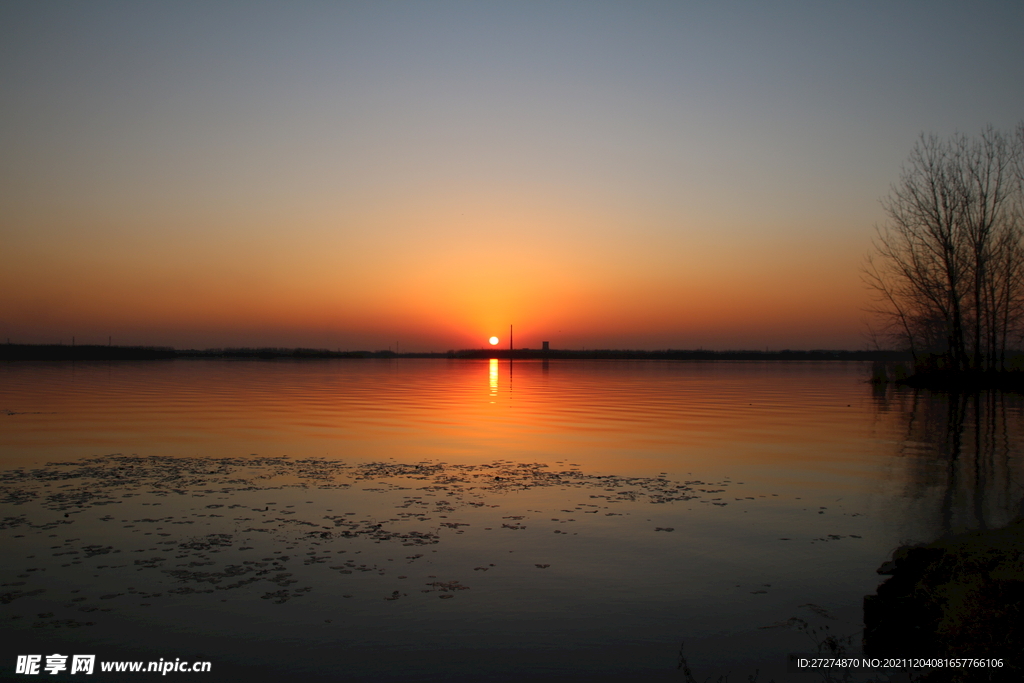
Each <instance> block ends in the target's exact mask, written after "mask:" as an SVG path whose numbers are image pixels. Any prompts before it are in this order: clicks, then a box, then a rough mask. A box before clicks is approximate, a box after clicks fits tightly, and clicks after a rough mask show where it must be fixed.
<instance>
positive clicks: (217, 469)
mask: <svg viewBox="0 0 1024 683" xmlns="http://www.w3.org/2000/svg"><path fill="white" fill-rule="evenodd" d="M563 467H564V466H563ZM737 483H738V482H737ZM731 485H732V482H730V481H728V480H726V481H721V482H705V481H700V480H688V481H673V480H670V479H668V478H667V477H666V476H665V475H664V474H661V475H658V476H655V477H629V476H616V475H606V474H601V475H597V474H587V473H584V472H583V471H581V470H580V469H579V468H578V466H575V465H573V466H568V467H564V468H562V469H556V468H553V467H550V466H548V465H546V464H543V463H525V462H513V461H510V460H496V461H493V462H490V463H484V464H476V465H472V464H447V463H438V462H418V463H399V462H371V463H347V462H343V461H335V460H326V459H312V458H309V459H297V458H289V457H285V456H282V457H260V456H256V455H253V456H249V457H235V458H202V457H166V456H152V457H140V456H135V455H131V456H125V455H120V454H116V455H108V456H101V457H93V458H88V459H84V460H80V461H75V462H58V463H49V464H48V465H46V466H45V467H40V468H35V469H17V470H11V471H6V472H2V473H0V504H3V505H4V506H6V508H7V514H6V516H3V517H2V518H0V519H2V521H0V532H2V533H3V534H4V536H5V538H6V541H5V545H6V547H7V548H9V549H10V550H9V552H8V553H7V556H6V558H5V560H4V562H3V564H4V567H3V568H4V569H5V570H6V571H7V572H9V573H14V574H15V578H17V579H19V580H17V581H8V582H6V583H4V584H3V586H4V587H5V590H4V592H3V593H2V594H0V605H5V606H7V605H10V606H11V609H17V607H18V605H22V604H23V605H25V606H26V607H27V608H28V609H33V608H34V609H36V610H38V609H39V608H40V607H42V608H44V609H49V608H53V607H54V606H55V605H58V604H59V603H60V602H61V601H64V605H63V607H62V608H60V609H62V610H64V611H65V612H67V613H65V614H60V615H59V617H60V618H54V619H49V618H48V619H42V618H38V620H37V621H35V622H34V623H32V624H31V625H32V626H33V627H36V628H65V627H71V628H77V627H79V626H92V625H95V624H96V623H97V621H96V619H97V618H99V617H101V616H102V614H101V613H103V612H110V611H111V610H124V609H128V608H135V607H149V606H151V605H154V604H158V603H163V604H167V601H180V600H184V599H201V598H202V596H216V598H217V599H218V600H220V601H221V602H225V601H226V599H224V596H226V595H228V592H229V591H233V592H238V591H243V592H244V593H245V595H247V596H249V597H250V598H257V597H258V598H260V599H262V600H264V601H266V602H267V603H271V604H274V605H282V604H285V603H287V602H290V601H292V600H295V599H298V598H304V597H306V596H308V595H310V594H311V593H313V592H314V591H315V590H316V591H319V590H330V591H331V592H332V594H333V593H334V592H337V591H335V589H334V585H335V584H336V583H337V582H339V581H341V582H344V583H345V585H344V587H343V588H341V589H340V590H344V589H345V588H349V586H351V589H350V590H348V591H347V592H345V593H344V595H342V596H341V597H344V598H352V597H366V598H371V599H377V600H380V599H381V598H383V599H384V600H386V601H397V600H399V599H404V598H408V597H409V594H408V593H405V592H403V591H402V590H401V589H400V588H398V586H399V585H400V586H404V587H406V589H407V590H408V589H409V588H410V587H412V586H415V585H416V584H417V580H418V579H419V578H420V577H418V576H412V574H413V571H412V568H411V567H410V566H409V565H419V564H424V565H425V566H424V567H423V570H424V571H434V572H437V573H438V574H441V573H448V572H451V573H455V572H454V571H453V570H452V569H451V568H450V567H443V565H444V563H443V562H440V561H439V559H438V558H439V556H437V555H430V554H429V553H435V552H437V551H436V549H433V547H434V546H437V545H438V544H440V543H441V542H442V541H443V540H445V539H446V538H447V539H452V540H454V539H455V538H458V537H461V536H463V535H464V534H470V535H471V536H472V535H473V534H475V536H472V538H482V537H486V538H492V537H496V535H500V534H504V535H505V536H504V537H502V538H506V537H507V539H508V540H509V541H510V542H516V541H519V540H520V539H527V538H529V539H532V540H531V541H529V543H536V544H539V543H540V541H539V540H538V539H539V537H538V536H537V535H536V533H535V532H544V533H546V534H547V538H551V535H550V532H551V527H552V526H555V527H558V528H555V529H554V533H555V534H558V535H559V536H558V537H559V538H562V539H564V538H571V537H574V536H578V535H579V534H580V533H584V534H586V531H585V529H593V528H594V525H595V524H598V525H601V526H602V527H604V526H607V525H614V524H620V522H618V521H617V520H626V519H627V517H624V516H623V513H617V512H612V511H608V508H609V507H611V506H615V505H618V504H623V506H624V507H620V509H625V510H627V512H625V514H626V515H628V514H629V513H628V510H634V511H635V509H636V506H637V505H651V506H663V505H668V504H672V503H686V502H690V501H695V502H709V503H712V504H714V505H724V503H720V502H719V501H720V500H721V499H720V498H718V497H714V498H712V496H717V495H718V494H721V493H723V492H725V491H726V487H729V486H731ZM538 489H547V490H548V491H550V492H551V493H556V494H557V496H555V498H556V499H557V500H558V501H559V502H558V504H557V507H559V508H560V511H561V512H566V513H571V515H572V516H568V517H556V518H550V517H547V515H550V514H551V513H552V512H555V510H549V511H548V512H547V513H546V514H545V513H544V512H543V511H542V510H533V509H525V510H524V509H523V508H520V509H519V510H508V509H507V508H508V507H509V505H510V501H511V504H517V503H516V500H518V499H517V496H518V495H519V494H524V493H528V492H530V491H535V490H538ZM314 491H319V493H317V494H316V495H312V493H313V492H314ZM268 498H273V499H274V500H267V499H268ZM306 498H313V500H305V499H306ZM573 499H575V500H576V501H578V502H575V503H573V502H569V501H572V500H573ZM527 500H530V502H526V500H523V502H522V503H518V504H520V505H523V506H524V507H525V506H526V505H533V506H536V505H537V503H536V502H535V499H527ZM737 500H740V499H737ZM744 500H745V501H746V500H753V498H752V497H750V498H747V499H744ZM502 506H505V507H504V508H503V507H502ZM346 508H348V509H346ZM598 512H602V513H603V515H598V516H596V517H586V518H584V517H580V520H581V521H580V522H577V517H579V516H580V515H584V514H593V515H597V513H598ZM118 513H120V514H118ZM510 513H511V514H510ZM531 513H532V516H531ZM556 514H557V513H556ZM647 514H648V515H650V513H647ZM526 520H529V521H530V524H525V523H524V521H526ZM648 521H650V520H648ZM635 522H636V523H639V520H635ZM624 523H626V522H625V521H623V522H621V524H624ZM485 525H486V526H485ZM587 525H590V526H587ZM646 529H647V530H648V532H649V533H650V530H651V529H652V527H651V526H648V527H646ZM528 530H529V531H528ZM674 530H675V527H661V526H655V527H653V531H654V532H672V531H674ZM513 531H514V532H516V533H515V534H513V533H511V532H513ZM530 534H534V535H533V536H530ZM652 535H653V534H652ZM657 535H658V536H659V537H661V536H664V537H665V540H664V541H662V542H669V540H668V539H669V538H670V537H671V536H670V535H667V534H661V533H658V534H657ZM62 536H66V538H61V537H62ZM825 538H828V539H829V540H833V539H837V538H840V537H839V536H835V535H830V536H828V537H824V538H822V539H819V540H825ZM47 542H49V543H50V545H49V547H46V545H45V544H46V543H47ZM567 542H568V541H558V543H567ZM19 544H20V545H19ZM367 544H370V545H367ZM516 547H520V546H516ZM538 547H542V546H540V545H539V546H538ZM392 548H393V549H402V550H404V549H406V548H408V549H410V550H405V553H402V552H401V551H400V552H399V553H397V554H394V553H392V551H391V550H390V549H392ZM22 549H24V550H22ZM411 549H417V550H420V551H421V552H415V553H412V554H408V553H410V551H411ZM364 551H365V552H366V553H367V554H362V553H364ZM24 552H31V553H32V554H30V555H25V554H23V553H24ZM501 552H505V551H504V550H502V551H501ZM509 552H513V551H512V550H509ZM381 553H383V555H384V556H381ZM37 554H38V556H39V557H48V559H47V560H45V561H43V560H34V561H32V562H26V561H27V560H33V558H36V556H37ZM387 555H391V556H387ZM549 557H550V555H548V554H539V556H537V557H536V560H545V559H548V558H549ZM480 559H485V558H479V559H477V560H476V561H475V562H470V563H467V564H466V566H465V568H464V569H457V571H460V572H461V571H465V574H463V575H462V576H461V577H460V576H458V574H456V575H455V576H452V575H451V573H449V575H447V576H440V577H439V576H434V575H427V576H426V577H425V578H426V579H431V580H430V581H426V580H424V582H423V583H422V584H420V585H422V586H424V588H422V589H419V591H415V590H414V591H412V593H413V595H416V593H417V592H421V593H425V594H431V593H433V594H438V597H440V598H442V599H451V598H452V597H453V596H454V595H456V594H457V593H461V592H463V591H467V590H469V589H470V586H468V585H465V584H463V583H461V581H462V580H464V579H465V578H466V577H467V576H470V575H471V573H472V576H474V577H478V579H475V580H480V581H484V582H485V583H486V580H489V578H490V577H492V576H495V575H498V576H500V575H502V571H503V570H507V569H508V568H509V566H510V565H508V564H507V563H495V562H487V561H486V559H485V561H484V563H483V564H481V563H480V561H479V560H480ZM300 560H301V561H300ZM524 561H525V562H526V564H523V565H522V566H523V567H529V566H530V565H531V564H532V565H533V566H534V567H536V568H537V569H548V568H549V567H551V566H552V565H551V564H550V563H549V562H537V561H535V560H534V559H532V558H531V559H527V558H524ZM22 562H26V564H36V565H42V566H34V567H29V568H27V569H23V567H24V564H22ZM499 564H502V567H501V568H499ZM321 565H322V566H321ZM396 565H398V566H396ZM516 566H519V565H516ZM439 568H440V569H439ZM64 569H66V570H67V572H63V573H62V570H64ZM491 569H498V571H497V572H490V575H489V576H488V575H487V572H489V570H491ZM47 570H50V571H49V574H47V573H46V572H47ZM395 570H398V571H395ZM550 571H551V572H555V570H554V569H551V570H550ZM58 574H60V576H61V580H60V581H56V582H55V581H54V579H55V578H56V576H57V575H58ZM545 574H549V572H545ZM555 575H557V572H556V574H554V575H553V576H555ZM420 576H423V575H420ZM504 576H506V577H507V576H509V574H507V573H506V574H504ZM360 577H366V578H365V579H361V578H360ZM371 577H377V578H375V579H371ZM485 577H486V579H485ZM398 581H401V584H398V583H397V582H398ZM332 582H333V583H332ZM68 583H70V584H71V585H72V587H76V588H78V590H74V591H71V592H73V593H78V592H80V591H81V589H91V592H92V593H95V595H81V596H76V597H74V598H70V597H68V598H65V597H64V595H63V593H64V592H66V586H67V585H68ZM128 584H131V585H128ZM58 585H63V586H64V587H65V588H63V589H57V588H55V586H58ZM136 585H138V586H140V587H139V588H136V587H135V586H136ZM100 586H103V587H102V588H101V587H100ZM111 589H113V590H111ZM185 596H190V597H188V598H186V597H185ZM410 599H411V598H410ZM255 604H258V602H257V603H255ZM99 605H104V606H103V607H100V606H99ZM107 605H109V606H107ZM76 612H81V613H90V619H91V620H90V621H87V622H78V621H76V620H74V619H71V618H70V616H71V614H72V613H76ZM92 613H98V614H92ZM23 616H26V615H23V614H15V615H11V616H10V617H8V619H10V618H20V617H23Z"/></svg>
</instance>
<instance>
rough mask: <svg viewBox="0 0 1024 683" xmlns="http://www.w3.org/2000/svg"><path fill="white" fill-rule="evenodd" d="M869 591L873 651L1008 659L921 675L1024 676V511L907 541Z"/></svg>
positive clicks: (867, 624)
mask: <svg viewBox="0 0 1024 683" xmlns="http://www.w3.org/2000/svg"><path fill="white" fill-rule="evenodd" d="M878 571H879V573H880V574H890V575H891V578H889V579H888V580H887V581H885V583H883V584H882V585H880V586H879V587H878V591H877V594H876V595H868V596H865V598H864V643H863V645H864V654H865V656H868V657H882V658H884V657H900V658H903V657H923V658H936V657H943V658H946V657H961V658H986V659H988V658H1002V660H1003V664H1004V665H1003V667H1002V668H1000V669H984V670H982V669H959V670H954V669H941V670H939V669H935V670H931V671H930V672H928V673H927V674H926V676H925V677H924V678H922V679H920V680H926V681H980V680H985V681H987V680H1024V657H1021V653H1022V652H1024V518H1019V519H1017V520H1015V521H1014V522H1013V523H1011V524H1009V525H1008V526H1006V527H1004V528H1002V529H996V530H990V531H972V532H967V533H963V534H958V535H956V536H951V537H948V538H944V539H940V540H938V541H935V542H933V543H928V544H924V545H919V546H912V547H903V548H900V549H898V550H896V551H895V552H894V553H893V559H892V562H886V563H885V564H884V565H882V567H881V568H879V570H878Z"/></svg>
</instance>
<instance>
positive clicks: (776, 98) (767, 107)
mask: <svg viewBox="0 0 1024 683" xmlns="http://www.w3.org/2000/svg"><path fill="white" fill-rule="evenodd" d="M1022 26H1024V4H1022V3H1009V2H971V3H966V2H962V3H951V2H927V3H926V2H892V1H891V0H888V1H885V2H857V3H839V2H785V1H780V2H772V3H758V2H728V1H723V2H715V3H705V2H692V3H691V2H680V1H676V2H650V1H648V2H645V1H637V0H630V1H629V2H625V1H623V2H601V1H600V0H586V1H580V2H571V1H560V0H545V1H535V2H534V1H530V0H520V1H517V2H502V1H500V0H496V1H494V2H469V1H467V2H447V1H437V2H432V1H417V2H412V1H409V2H399V1H388V0H384V1H379V2H376V1H375V2H340V1H339V2H302V1H291V2H258V1H247V2H227V1H221V2H218V1H216V0H213V1H203V2H188V1H182V2H159V1H153V2H137V1H135V0H131V1H128V2H105V1H103V0H95V1H92V2H88V3H76V2H53V1H50V0H26V1H20V0H18V1H15V0H0V342H2V341H5V340H6V339H5V338H9V339H10V340H11V342H14V343H57V342H61V343H65V344H67V343H71V340H72V337H74V339H75V342H76V343H78V344H88V343H104V344H105V343H107V342H108V340H110V341H112V343H114V344H147V345H165V346H175V347H178V348H207V347H224V346H250V347H252V346H284V347H295V346H301V347H311V348H331V349H342V350H357V349H366V350H378V349H386V348H392V349H394V348H396V347H397V348H398V349H399V350H400V351H445V350H448V349H463V348H480V347H483V346H485V345H486V344H487V338H488V337H490V336H491V335H496V336H498V337H499V338H500V339H501V340H502V341H501V344H502V345H504V344H505V343H507V342H506V340H507V333H508V329H509V325H514V326H515V345H516V347H533V348H536V347H539V346H540V345H541V341H550V343H551V346H552V348H636V349H662V348H676V349H688V348H698V347H703V348H716V349H748V348H764V347H767V348H772V349H781V348H793V349H810V348H848V349H860V348H868V347H869V342H868V341H867V339H866V336H865V331H866V329H867V324H868V322H869V316H868V314H867V313H865V311H864V309H865V308H866V307H868V306H869V305H870V297H869V292H868V291H867V290H866V289H865V287H864V285H863V284H862V282H861V279H860V272H859V269H860V267H861V265H862V263H863V260H864V258H865V256H866V254H867V253H868V252H869V251H870V249H871V240H872V236H873V235H874V230H875V226H876V225H879V224H881V223H882V222H883V221H884V218H885V217H884V214H883V212H882V210H881V206H880V203H879V201H880V199H881V198H883V197H884V196H885V195H886V194H888V192H889V190H890V187H891V186H892V185H893V183H895V182H896V181H897V180H898V179H899V173H900V167H901V165H902V163H903V162H904V160H905V159H906V157H907V155H908V154H909V152H910V150H911V148H912V146H913V144H914V142H915V141H916V139H917V138H918V137H919V136H920V135H921V134H922V133H935V134H938V135H940V136H948V135H950V134H953V133H954V132H962V133H968V134H975V133H977V132H979V131H980V130H982V128H983V127H985V126H987V125H992V126H994V127H996V128H999V129H1003V130H1009V129H1011V128H1013V127H1014V126H1015V125H1016V124H1017V123H1018V122H1019V121H1021V120H1022V119H1024V88H1022V87H1021V83H1024V41H1022V40H1020V35H1021V27H1022Z"/></svg>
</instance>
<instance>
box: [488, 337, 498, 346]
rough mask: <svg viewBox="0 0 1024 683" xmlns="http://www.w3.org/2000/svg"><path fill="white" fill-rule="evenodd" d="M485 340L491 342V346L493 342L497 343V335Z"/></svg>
mask: <svg viewBox="0 0 1024 683" xmlns="http://www.w3.org/2000/svg"><path fill="white" fill-rule="evenodd" d="M487 341H489V342H490V343H491V346H494V345H495V344H497V343H498V338H497V337H491V338H490V339H488V340H487Z"/></svg>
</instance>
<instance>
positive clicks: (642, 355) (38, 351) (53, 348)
mask: <svg viewBox="0 0 1024 683" xmlns="http://www.w3.org/2000/svg"><path fill="white" fill-rule="evenodd" d="M177 358H185V359H189V358H192V359H201V358H238V359H254V360H272V359H294V360H305V359H324V358H338V359H361V358H384V359H397V358H447V359H489V358H500V359H508V358H512V359H514V360H545V359H548V360H783V361H798V360H809V361H825V360H830V361H905V360H909V359H910V355H909V354H907V353H903V352H900V351H846V350H826V349H814V350H809V351H802V350H791V349H784V350H781V351H753V350H733V351H709V350H706V349H689V350H682V349H664V350H657V351H642V350H634V349H590V350H576V349H550V350H541V349H515V350H512V351H510V350H509V349H462V350H459V351H454V350H453V351H445V352H430V353H395V352H394V351H331V350H329V349H305V348H294V349H289V348H224V349H201V350H200V349H175V348H172V347H169V346H166V347H165V346H101V345H77V346H76V345H72V346H69V345H66V344H0V360H4V361H18V360H27V361H105V360H120V361H125V360H133V361H135V360H172V359H177Z"/></svg>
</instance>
